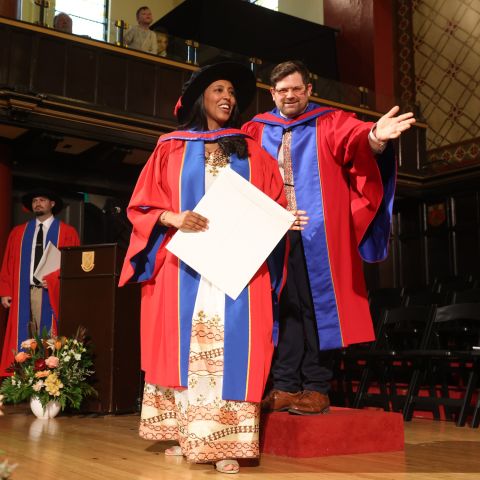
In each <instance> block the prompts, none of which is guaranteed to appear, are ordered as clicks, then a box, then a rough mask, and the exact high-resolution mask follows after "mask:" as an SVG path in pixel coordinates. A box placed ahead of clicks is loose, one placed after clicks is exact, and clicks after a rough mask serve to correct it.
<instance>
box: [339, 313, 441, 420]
mask: <svg viewBox="0 0 480 480" xmlns="http://www.w3.org/2000/svg"><path fill="white" fill-rule="evenodd" d="M434 310H435V307H434V306H431V305H428V306H425V305H420V306H410V307H399V308H395V309H390V310H387V311H386V312H385V313H384V317H383V321H382V324H381V326H380V328H379V330H378V332H377V340H376V341H375V342H374V343H373V344H372V346H371V348H370V349H369V350H368V351H360V350H358V349H355V350H352V351H351V352H349V353H348V352H347V355H346V362H345V368H346V370H347V371H348V365H349V364H350V365H351V364H353V365H355V366H357V368H358V366H359V365H360V366H361V367H362V369H363V371H362V375H361V378H360V381H359V384H358V388H357V391H356V394H355V398H354V401H353V406H354V407H355V408H362V407H364V406H381V407H382V408H383V409H384V410H386V411H389V410H393V411H401V410H402V408H403V404H404V401H405V398H406V397H405V395H402V394H401V393H400V390H402V389H405V390H406V389H407V387H408V385H409V382H410V377H411V374H412V367H411V361H410V359H409V358H408V357H406V356H405V355H404V354H403V352H404V351H405V350H411V349H418V348H422V347H423V345H424V343H425V341H426V333H425V331H426V329H427V328H428V326H429V325H430V324H431V322H432V319H433V313H434ZM375 389H377V390H378V392H375V391H374V390H375Z"/></svg>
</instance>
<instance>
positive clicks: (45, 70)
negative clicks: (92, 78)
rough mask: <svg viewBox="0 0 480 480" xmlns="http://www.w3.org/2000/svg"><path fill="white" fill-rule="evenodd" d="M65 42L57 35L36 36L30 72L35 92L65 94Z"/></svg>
mask: <svg viewBox="0 0 480 480" xmlns="http://www.w3.org/2000/svg"><path fill="white" fill-rule="evenodd" d="M66 53H67V44H66V42H65V40H63V39H59V38H57V37H48V36H37V54H36V57H35V59H36V61H35V64H34V65H35V66H34V68H33V72H32V89H33V91H34V92H35V93H46V94H51V95H59V96H63V97H64V96H66V95H65V86H66V85H65V63H66V58H67V55H66Z"/></svg>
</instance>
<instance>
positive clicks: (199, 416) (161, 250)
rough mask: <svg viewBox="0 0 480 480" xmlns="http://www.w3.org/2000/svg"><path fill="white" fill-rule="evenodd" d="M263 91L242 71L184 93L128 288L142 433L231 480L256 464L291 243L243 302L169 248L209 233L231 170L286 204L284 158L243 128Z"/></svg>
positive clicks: (207, 71) (156, 159)
mask: <svg viewBox="0 0 480 480" xmlns="http://www.w3.org/2000/svg"><path fill="white" fill-rule="evenodd" d="M254 93H255V80H254V77H253V75H252V74H251V72H250V71H249V70H248V68H247V67H244V66H243V65H241V64H237V63H234V62H224V63H219V64H215V65H210V66H207V67H204V68H202V69H200V70H199V71H198V72H195V73H194V74H193V75H192V77H191V79H190V80H189V81H188V82H187V83H186V84H185V86H184V89H183V93H182V96H181V98H180V100H179V103H178V104H177V107H176V115H177V118H178V119H179V121H180V122H181V123H182V124H183V125H182V126H181V127H180V128H181V129H179V130H177V131H175V132H172V133H170V134H167V135H164V136H162V137H160V139H159V141H158V145H157V148H156V149H155V151H154V152H153V154H152V156H151V157H150V159H149V161H148V162H147V164H146V165H145V167H144V169H143V171H142V173H141V175H140V177H139V179H138V182H137V185H136V188H135V191H134V193H133V196H132V199H131V201H130V205H129V208H128V215H129V218H130V220H131V222H132V224H133V232H132V237H131V242H130V247H129V250H128V252H127V256H126V259H125V264H124V267H123V271H122V274H121V279H120V284H124V283H126V282H142V284H143V286H142V315H141V347H142V348H141V351H142V369H143V370H144V371H145V380H146V386H145V391H144V396H143V405H142V415H141V423H140V435H141V436H142V437H144V438H147V439H152V440H177V441H178V442H179V446H177V447H172V448H169V449H167V450H166V452H165V453H166V454H167V455H183V456H185V457H186V458H187V460H188V461H190V462H197V463H207V462H213V463H215V464H216V468H217V470H220V471H223V472H228V473H236V472H237V471H238V469H239V467H238V462H237V461H236V460H235V459H237V458H254V457H257V456H258V455H259V438H258V431H259V414H260V408H259V402H260V401H261V398H262V393H263V389H264V386H265V382H266V379H267V376H268V372H269V368H270V362H271V357H272V352H273V326H274V321H273V316H274V315H273V311H274V309H275V303H276V299H277V298H278V294H279V290H280V288H281V285H282V276H283V273H284V272H283V268H284V258H285V243H284V242H283V241H282V242H280V244H279V245H278V246H277V248H276V249H275V250H274V252H272V254H271V255H270V257H269V258H268V259H267V261H266V262H265V263H264V264H263V265H262V266H261V267H260V268H259V270H258V271H257V273H256V274H255V275H254V277H253V278H252V279H251V281H250V282H249V284H248V285H247V287H246V288H245V289H244V290H243V291H242V293H241V294H240V295H239V297H238V298H237V300H235V301H234V300H232V299H230V298H229V297H227V296H225V294H224V293H223V292H221V291H220V290H219V289H217V288H216V287H215V286H214V285H212V284H211V283H210V282H209V281H208V280H206V279H205V278H203V277H202V276H201V275H199V274H198V273H197V272H195V271H194V270H193V269H191V268H190V267H188V266H187V265H186V264H184V263H183V262H182V261H180V260H179V259H178V258H177V257H176V256H174V255H173V254H172V253H170V252H169V251H168V250H167V249H166V248H165V246H166V245H167V243H168V241H169V240H170V238H171V237H172V235H173V234H174V233H175V232H176V231H177V229H180V230H182V231H188V232H201V231H203V230H205V229H206V228H208V219H206V218H204V217H203V216H201V215H199V214H197V213H194V212H192V210H193V208H194V207H195V206H196V204H197V203H198V201H199V200H200V199H201V198H202V196H203V195H204V193H205V191H206V190H207V189H208V188H209V186H210V185H211V184H212V183H213V182H214V181H215V179H216V177H217V175H218V173H219V172H221V171H222V169H224V168H231V169H233V170H234V171H236V172H237V173H238V174H240V175H242V176H243V177H244V178H245V179H247V180H249V181H250V182H251V183H252V184H253V185H255V186H256V187H257V188H259V189H260V190H262V191H263V192H264V193H266V194H267V195H268V196H270V197H271V198H272V199H273V200H275V201H276V202H278V203H279V204H280V205H282V206H284V207H285V206H286V199H285V195H284V192H283V182H282V179H281V176H280V174H279V171H278V167H277V164H276V162H275V160H274V159H273V158H272V157H270V156H269V155H268V154H267V153H266V152H265V151H264V150H262V149H261V148H260V147H259V146H258V145H257V144H256V143H255V142H254V141H253V140H252V139H251V138H250V137H249V136H248V135H247V134H245V133H243V132H241V131H240V130H238V128H237V127H238V125H239V111H242V110H243V109H245V108H246V107H247V106H248V105H249V103H250V102H251V100H252V98H253V95H254ZM297 222H300V218H299V217H298V220H297ZM295 228H297V227H295ZM298 228H300V227H298ZM253 234H254V232H252V235H253ZM232 255H242V252H241V251H232ZM234 274H235V272H232V275H234Z"/></svg>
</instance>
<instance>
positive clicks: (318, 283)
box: [242, 104, 396, 350]
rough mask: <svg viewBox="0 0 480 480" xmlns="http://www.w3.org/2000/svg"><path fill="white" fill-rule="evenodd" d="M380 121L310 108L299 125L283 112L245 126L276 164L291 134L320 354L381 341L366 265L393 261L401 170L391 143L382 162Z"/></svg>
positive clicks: (302, 116) (301, 117)
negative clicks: (377, 140) (375, 144)
mask: <svg viewBox="0 0 480 480" xmlns="http://www.w3.org/2000/svg"><path fill="white" fill-rule="evenodd" d="M372 125H373V124H372V123H370V122H362V121H359V120H358V119H356V118H355V115H354V114H351V113H346V112H344V111H342V110H336V109H332V108H325V107H319V106H318V105H314V104H309V105H308V107H307V109H306V111H305V112H304V113H303V114H302V115H300V116H298V117H296V118H293V119H287V118H284V117H282V116H281V115H280V114H279V112H278V110H277V109H274V110H273V111H271V112H268V113H264V114H260V115H257V116H256V117H254V118H253V120H252V121H251V122H248V123H247V124H245V125H244V126H243V128H242V130H244V131H245V132H247V133H249V134H250V135H251V136H252V137H253V138H255V139H256V140H257V141H258V142H259V143H260V144H261V146H262V147H263V148H265V149H266V150H267V152H269V153H270V154H271V155H272V156H274V157H275V158H276V157H277V156H278V151H279V148H280V146H281V142H282V135H283V132H284V131H285V130H286V129H290V130H291V131H292V143H291V158H292V170H293V179H294V188H295V195H296V200H297V205H298V208H299V209H303V210H306V211H307V215H308V216H309V217H310V221H309V224H308V225H307V226H306V228H305V230H303V231H302V240H303V246H304V251H305V259H306V263H307V271H308V277H309V283H310V288H311V293H312V299H313V304H314V309H315V316H316V320H317V327H318V334H319V339H320V349H322V350H328V349H334V348H339V347H346V346H348V345H350V344H353V343H361V342H366V341H371V340H373V339H374V331H373V326H372V320H371V316H370V311H369V307H368V302H367V292H366V287H365V281H364V277H363V270H362V259H363V260H365V261H368V262H376V261H380V260H382V259H384V258H385V257H386V256H387V249H388V242H389V236H390V224H391V215H392V206H393V197H394V190H395V176H396V167H395V160H394V155H393V151H392V148H391V145H390V144H389V145H388V146H387V149H386V150H385V152H384V153H383V154H382V155H378V156H375V155H374V154H373V153H372V150H371V147H370V144H369V142H368V133H369V131H370V129H371V128H372Z"/></svg>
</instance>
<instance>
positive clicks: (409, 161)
mask: <svg viewBox="0 0 480 480" xmlns="http://www.w3.org/2000/svg"><path fill="white" fill-rule="evenodd" d="M417 130H420V129H419V128H411V129H409V130H407V131H406V132H403V134H402V136H401V137H400V138H399V140H398V141H397V142H398V152H399V165H398V169H399V171H401V172H405V173H415V172H418V170H419V168H420V165H419V159H418V153H417V145H418V141H419V139H418V135H417ZM397 142H396V143H397Z"/></svg>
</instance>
